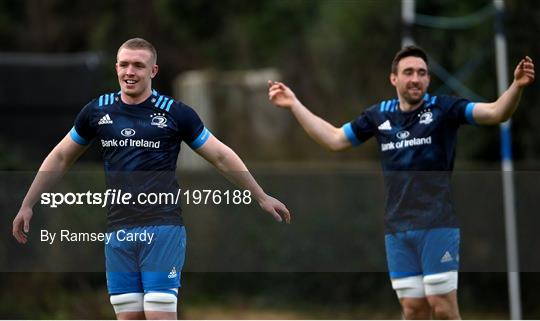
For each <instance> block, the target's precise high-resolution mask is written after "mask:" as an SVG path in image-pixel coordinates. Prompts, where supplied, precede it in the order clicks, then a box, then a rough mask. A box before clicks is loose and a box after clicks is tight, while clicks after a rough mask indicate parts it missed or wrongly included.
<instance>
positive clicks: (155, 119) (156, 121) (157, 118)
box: [150, 113, 167, 128]
mask: <svg viewBox="0 0 540 321" xmlns="http://www.w3.org/2000/svg"><path fill="white" fill-rule="evenodd" d="M150 117H152V121H151V122H150V125H152V126H157V127H159V128H164V127H167V118H166V117H165V114H162V113H155V114H152V115H150Z"/></svg>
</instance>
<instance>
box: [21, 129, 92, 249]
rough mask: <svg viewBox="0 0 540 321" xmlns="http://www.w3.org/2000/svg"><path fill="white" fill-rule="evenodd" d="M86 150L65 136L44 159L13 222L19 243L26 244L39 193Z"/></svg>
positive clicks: (61, 174)
mask: <svg viewBox="0 0 540 321" xmlns="http://www.w3.org/2000/svg"><path fill="white" fill-rule="evenodd" d="M86 149H87V146H83V145H79V144H77V143H76V142H74V141H73V139H71V137H70V135H69V134H67V135H66V136H65V137H64V138H63V139H62V141H60V143H59V144H58V145H56V147H55V148H54V149H53V150H52V151H51V152H50V153H49V155H48V156H47V157H46V158H45V160H44V161H43V163H42V164H41V167H40V168H39V172H38V173H37V175H36V178H35V179H34V181H33V182H32V185H31V186H30V188H29V189H28V192H27V193H26V196H25V198H24V200H23V202H22V205H21V208H20V209H19V212H18V214H17V216H15V219H14V220H13V230H12V234H13V236H14V237H15V238H16V239H17V241H18V242H19V243H26V242H27V237H26V234H25V233H28V232H29V231H30V220H31V219H32V215H33V211H32V208H33V207H34V205H35V204H36V203H37V201H38V200H39V197H40V195H41V193H43V192H44V191H46V190H48V189H49V188H50V187H51V186H53V185H54V184H56V182H58V180H59V179H60V178H61V177H62V176H63V174H64V173H65V172H66V171H67V170H68V169H69V168H70V167H71V165H72V164H73V163H74V162H75V161H76V160H77V159H78V158H79V157H80V156H81V155H82V153H83V152H84V151H85V150H86Z"/></svg>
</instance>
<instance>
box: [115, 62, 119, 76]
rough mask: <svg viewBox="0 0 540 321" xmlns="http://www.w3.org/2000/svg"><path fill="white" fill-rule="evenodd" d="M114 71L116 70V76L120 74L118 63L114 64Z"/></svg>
mask: <svg viewBox="0 0 540 321" xmlns="http://www.w3.org/2000/svg"><path fill="white" fill-rule="evenodd" d="M114 70H116V74H118V62H117V63H115V64H114Z"/></svg>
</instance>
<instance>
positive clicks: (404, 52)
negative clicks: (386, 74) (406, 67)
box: [392, 46, 429, 74]
mask: <svg viewBox="0 0 540 321" xmlns="http://www.w3.org/2000/svg"><path fill="white" fill-rule="evenodd" d="M406 57H418V58H421V59H422V60H423V61H424V62H425V63H426V65H429V63H428V58H427V54H426V52H425V51H424V49H422V48H420V47H417V46H406V47H403V48H402V49H401V50H400V51H398V52H397V53H396V55H395V56H394V60H392V73H393V74H397V67H398V64H399V61H400V60H401V59H403V58H406Z"/></svg>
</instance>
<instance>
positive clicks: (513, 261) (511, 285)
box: [493, 0, 522, 320]
mask: <svg viewBox="0 0 540 321" xmlns="http://www.w3.org/2000/svg"><path fill="white" fill-rule="evenodd" d="M493 4H494V6H495V8H496V9H497V13H496V17H495V55H496V60H497V87H498V92H499V95H502V93H504V91H505V90H506V89H507V88H508V64H507V63H508V59H507V48H506V37H505V35H504V29H503V21H502V18H503V14H504V1H503V0H493ZM511 127H512V122H511V120H508V121H506V122H504V123H502V124H501V125H500V132H501V159H502V162H501V167H502V179H503V195H504V219H505V233H506V258H507V268H508V272H507V274H508V294H509V298H510V318H511V319H513V320H520V319H521V318H522V317H521V293H520V292H521V289H520V281H519V248H518V244H517V227H516V207H515V196H514V175H513V171H514V165H513V161H512V133H511Z"/></svg>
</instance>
